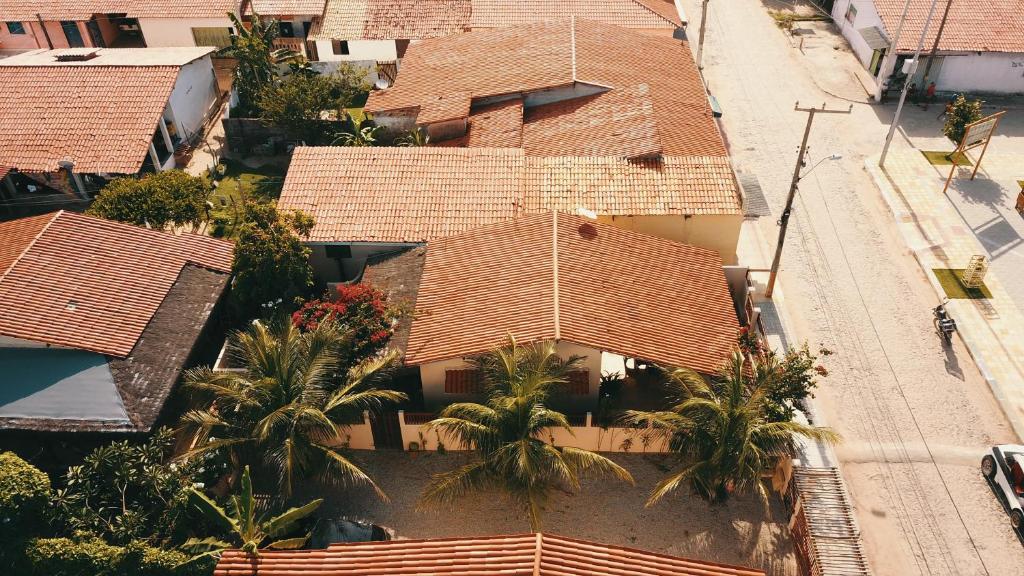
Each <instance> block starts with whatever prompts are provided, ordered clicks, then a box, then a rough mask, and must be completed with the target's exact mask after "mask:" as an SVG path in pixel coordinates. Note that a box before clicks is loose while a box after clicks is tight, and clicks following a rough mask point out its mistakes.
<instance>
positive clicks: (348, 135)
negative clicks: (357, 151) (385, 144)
mask: <svg viewBox="0 0 1024 576" xmlns="http://www.w3.org/2000/svg"><path fill="white" fill-rule="evenodd" d="M350 120H351V124H352V129H351V131H345V132H338V133H337V134H335V135H334V140H333V141H332V142H331V144H332V145H335V146H356V147H363V146H376V145H377V140H378V139H379V138H380V134H381V131H382V128H381V127H380V126H374V125H373V124H372V123H371V122H370V121H369V120H368V119H366V118H365V117H364V118H353V117H350Z"/></svg>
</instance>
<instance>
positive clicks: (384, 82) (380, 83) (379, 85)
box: [373, 78, 389, 90]
mask: <svg viewBox="0 0 1024 576" xmlns="http://www.w3.org/2000/svg"><path fill="white" fill-rule="evenodd" d="M388 86H389V84H388V81H387V80H385V79H384V78H378V79H377V81H376V82H374V83H373V87H374V88H376V89H377V90H383V89H385V88H387V87H388Z"/></svg>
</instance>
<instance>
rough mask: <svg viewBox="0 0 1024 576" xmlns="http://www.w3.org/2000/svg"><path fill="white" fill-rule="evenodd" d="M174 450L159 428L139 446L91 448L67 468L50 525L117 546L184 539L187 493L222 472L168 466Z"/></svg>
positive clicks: (197, 464) (202, 463)
mask: <svg viewBox="0 0 1024 576" xmlns="http://www.w3.org/2000/svg"><path fill="white" fill-rule="evenodd" d="M173 445H174V434H173V433H172V432H171V431H170V430H169V429H166V428H164V429H160V430H158V431H157V432H156V433H155V434H154V435H153V436H151V437H150V438H149V439H147V440H146V441H144V442H142V443H137V444H133V443H129V442H128V441H120V442H112V443H111V444H108V445H106V446H101V447H99V448H97V449H95V450H94V451H93V452H92V453H91V454H89V455H88V456H86V458H85V460H84V461H83V462H82V464H81V465H80V466H72V467H71V468H69V469H68V471H67V474H66V476H65V478H64V484H65V487H64V488H62V489H60V490H58V491H57V493H56V497H55V499H54V502H53V506H54V512H55V514H54V519H55V520H54V522H55V526H56V527H57V528H59V530H60V532H61V533H64V534H70V533H73V532H76V531H83V532H89V533H91V534H94V535H96V536H100V537H102V538H104V539H105V540H107V541H108V542H112V543H114V544H122V545H123V544H129V543H131V542H133V541H140V542H145V543H148V544H153V545H167V544H169V543H172V542H173V541H175V540H177V541H179V542H180V541H181V540H184V537H183V532H184V530H185V529H186V527H185V526H184V522H183V520H184V512H185V510H186V508H187V502H186V494H185V490H186V488H190V487H191V486H192V484H193V482H199V481H202V480H204V479H211V480H212V479H215V478H216V477H217V476H218V475H222V474H223V473H224V472H225V469H224V468H223V467H217V466H216V464H215V463H214V462H210V461H207V460H204V459H193V460H191V461H189V462H188V463H185V464H181V465H179V464H173V463H171V462H170V456H171V450H172V448H173ZM200 470H202V471H203V473H204V476H203V477H200V476H201V475H200V473H199V471H200Z"/></svg>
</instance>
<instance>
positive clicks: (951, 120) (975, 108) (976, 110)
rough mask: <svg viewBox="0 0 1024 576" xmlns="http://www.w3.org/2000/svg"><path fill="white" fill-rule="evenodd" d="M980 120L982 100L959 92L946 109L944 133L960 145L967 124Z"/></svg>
mask: <svg viewBox="0 0 1024 576" xmlns="http://www.w3.org/2000/svg"><path fill="white" fill-rule="evenodd" d="M978 120H981V100H968V99H967V97H966V96H964V95H963V94H958V95H957V96H956V98H954V99H953V101H952V102H951V103H950V105H949V107H948V108H947V110H946V124H945V125H944V126H943V127H942V133H943V134H945V135H946V138H949V139H950V140H952V141H953V142H954V143H956V145H957V146H959V145H960V141H961V140H963V138H964V132H966V130H967V125H968V124H970V123H971V122H977V121H978Z"/></svg>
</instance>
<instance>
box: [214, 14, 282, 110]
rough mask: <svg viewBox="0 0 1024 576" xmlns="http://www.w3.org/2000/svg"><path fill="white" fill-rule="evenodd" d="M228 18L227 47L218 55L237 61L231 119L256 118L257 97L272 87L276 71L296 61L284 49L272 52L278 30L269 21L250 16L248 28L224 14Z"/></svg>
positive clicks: (271, 20)
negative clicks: (233, 108)
mask: <svg viewBox="0 0 1024 576" xmlns="http://www.w3.org/2000/svg"><path fill="white" fill-rule="evenodd" d="M228 17H229V18H231V24H232V28H233V31H232V34H231V45H230V46H227V47H225V48H221V49H220V50H219V51H218V54H220V55H221V56H230V57H232V58H234V59H235V60H237V62H238V65H237V66H236V68H235V83H234V86H235V90H236V91H237V93H238V106H236V107H235V110H234V112H233V113H232V115H234V116H238V117H242V118H256V117H259V95H260V92H261V91H262V90H263V89H264V88H265V87H267V86H270V85H271V84H273V83H274V81H275V79H276V78H277V76H278V68H279V66H280V65H282V64H287V63H289V62H293V61H295V60H297V59H298V58H299V57H300V56H299V54H298V53H296V52H294V51H292V50H287V49H284V48H280V49H275V48H274V47H273V44H274V40H275V39H276V38H277V37H278V35H279V34H280V26H279V23H278V21H277V20H275V19H273V18H262V17H260V15H259V14H257V13H256V12H253V14H252V19H251V20H250V25H248V26H247V25H246V24H244V23H243V22H242V21H241V20H239V18H238V16H236V15H235V14H232V13H228Z"/></svg>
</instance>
